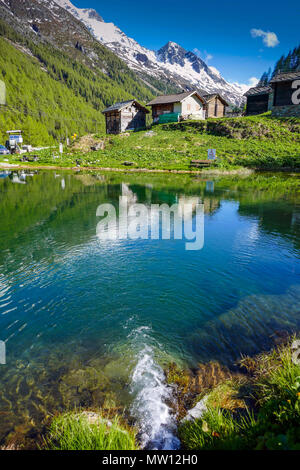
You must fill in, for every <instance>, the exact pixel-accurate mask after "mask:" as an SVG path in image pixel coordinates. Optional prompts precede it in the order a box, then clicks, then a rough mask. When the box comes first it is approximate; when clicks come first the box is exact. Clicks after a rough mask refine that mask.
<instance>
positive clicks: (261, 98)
mask: <svg viewBox="0 0 300 470" xmlns="http://www.w3.org/2000/svg"><path fill="white" fill-rule="evenodd" d="M268 102H269V95H268V94H265V95H252V96H247V107H246V114H247V116H250V115H253V114H262V113H266V112H267V111H268Z"/></svg>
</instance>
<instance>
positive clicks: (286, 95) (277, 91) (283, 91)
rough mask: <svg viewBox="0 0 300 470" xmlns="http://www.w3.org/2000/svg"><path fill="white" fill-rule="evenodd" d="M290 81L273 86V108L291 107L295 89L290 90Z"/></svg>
mask: <svg viewBox="0 0 300 470" xmlns="http://www.w3.org/2000/svg"><path fill="white" fill-rule="evenodd" d="M292 83H293V82H292V81H290V82H278V83H275V84H274V85H275V86H274V102H273V106H286V105H293V102H292V94H293V93H294V91H295V89H293V88H292Z"/></svg>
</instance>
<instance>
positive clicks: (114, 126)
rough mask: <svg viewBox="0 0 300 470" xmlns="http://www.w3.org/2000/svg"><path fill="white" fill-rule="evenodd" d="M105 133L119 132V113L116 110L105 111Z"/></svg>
mask: <svg viewBox="0 0 300 470" xmlns="http://www.w3.org/2000/svg"><path fill="white" fill-rule="evenodd" d="M105 121H106V133H107V134H119V132H120V113H119V112H117V111H114V112H111V113H106V114H105Z"/></svg>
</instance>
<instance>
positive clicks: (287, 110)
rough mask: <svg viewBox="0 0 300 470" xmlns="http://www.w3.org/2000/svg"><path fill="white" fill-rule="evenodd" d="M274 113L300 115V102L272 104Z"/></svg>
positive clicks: (277, 115)
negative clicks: (283, 104) (281, 104)
mask: <svg viewBox="0 0 300 470" xmlns="http://www.w3.org/2000/svg"><path fill="white" fill-rule="evenodd" d="M272 115H273V116H276V117H289V116H291V117H292V116H297V117H300V104H293V105H286V106H272Z"/></svg>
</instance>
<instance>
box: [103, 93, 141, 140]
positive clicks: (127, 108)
mask: <svg viewBox="0 0 300 470" xmlns="http://www.w3.org/2000/svg"><path fill="white" fill-rule="evenodd" d="M148 113H149V110H148V109H147V108H145V107H144V106H142V105H141V104H140V103H138V102H137V101H135V100H131V101H123V102H121V103H116V104H114V105H112V106H110V107H109V108H107V109H105V110H104V111H103V114H104V115H105V122H106V133H107V134H120V133H121V132H126V131H131V130H138V129H143V128H144V127H146V114H148Z"/></svg>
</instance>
